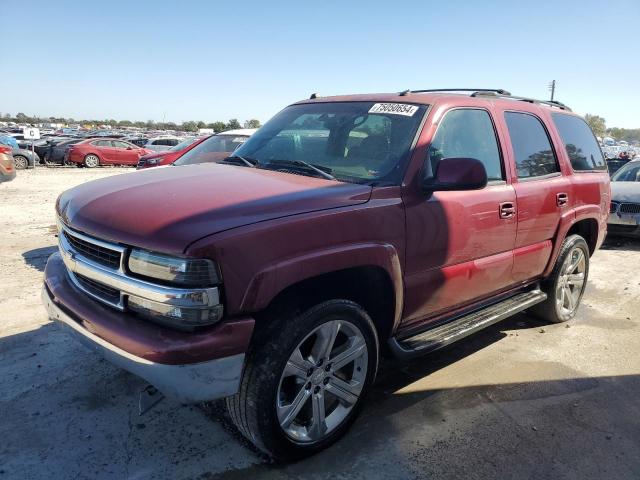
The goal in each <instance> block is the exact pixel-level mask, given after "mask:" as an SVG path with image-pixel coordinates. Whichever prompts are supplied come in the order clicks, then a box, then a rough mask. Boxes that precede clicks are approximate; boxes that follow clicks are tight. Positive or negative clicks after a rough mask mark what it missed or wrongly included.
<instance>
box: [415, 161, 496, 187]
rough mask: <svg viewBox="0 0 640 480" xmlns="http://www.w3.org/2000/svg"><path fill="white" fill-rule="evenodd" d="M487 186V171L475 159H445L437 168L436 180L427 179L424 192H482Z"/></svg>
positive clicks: (424, 181) (423, 184) (424, 182)
mask: <svg viewBox="0 0 640 480" xmlns="http://www.w3.org/2000/svg"><path fill="white" fill-rule="evenodd" d="M486 186H487V170H486V169H485V168H484V165H483V164H482V162H481V161H480V160H476V159H475V158H443V159H442V160H440V161H439V162H438V165H437V167H436V175H435V178H431V177H430V178H425V179H424V180H423V182H422V187H423V188H424V190H426V191H429V192H435V191H440V190H480V189H481V188H484V187H486Z"/></svg>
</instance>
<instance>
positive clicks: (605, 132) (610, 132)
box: [584, 113, 640, 142]
mask: <svg viewBox="0 0 640 480" xmlns="http://www.w3.org/2000/svg"><path fill="white" fill-rule="evenodd" d="M584 119H585V121H586V122H587V123H588V124H589V126H590V127H591V130H593V133H595V134H596V136H598V137H613V138H615V139H616V140H618V141H620V140H624V141H626V142H640V128H618V127H612V128H607V122H606V120H605V119H604V118H602V117H601V116H599V115H591V114H590V113H587V114H586V115H585V116H584Z"/></svg>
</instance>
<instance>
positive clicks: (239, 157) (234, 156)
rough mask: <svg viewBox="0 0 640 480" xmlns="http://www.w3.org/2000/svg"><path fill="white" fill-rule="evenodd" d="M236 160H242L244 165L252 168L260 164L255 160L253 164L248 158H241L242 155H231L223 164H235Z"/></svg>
mask: <svg viewBox="0 0 640 480" xmlns="http://www.w3.org/2000/svg"><path fill="white" fill-rule="evenodd" d="M234 160H240V161H241V162H242V163H243V164H244V165H246V166H247V167H251V168H255V167H256V164H257V163H258V162H257V161H255V160H253V162H252V161H250V160H249V159H247V158H244V157H241V156H240V155H229V156H228V157H227V158H225V159H224V160H223V162H233V161H234Z"/></svg>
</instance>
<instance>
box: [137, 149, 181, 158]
mask: <svg viewBox="0 0 640 480" xmlns="http://www.w3.org/2000/svg"><path fill="white" fill-rule="evenodd" d="M144 151H145V152H147V153H145V154H144V155H143V156H141V157H140V160H149V159H151V158H158V157H165V156H167V154H168V153H169V151H168V150H165V151H164V152H154V151H153V150H149V149H146V148H145V149H144ZM171 153H173V152H171Z"/></svg>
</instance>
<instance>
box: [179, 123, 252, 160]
mask: <svg viewBox="0 0 640 480" xmlns="http://www.w3.org/2000/svg"><path fill="white" fill-rule="evenodd" d="M257 130H258V129H257V128H242V129H239V130H229V131H227V132H222V133H219V134H217V135H212V136H210V137H209V138H207V140H205V141H204V142H202V143H200V144H198V145H197V146H195V147H194V148H192V149H191V150H189V151H188V152H186V153H185V154H183V155H182V156H181V157H180V158H178V159H177V160H176V161H175V162H173V165H192V164H195V163H208V162H219V161H220V160H224V159H225V158H226V157H228V156H229V155H230V154H231V153H233V151H234V150H235V149H236V148H238V147H239V146H240V145H242V144H243V143H244V142H246V141H247V139H248V138H249V137H251V135H253V134H254V133H255V132H256V131H257Z"/></svg>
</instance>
